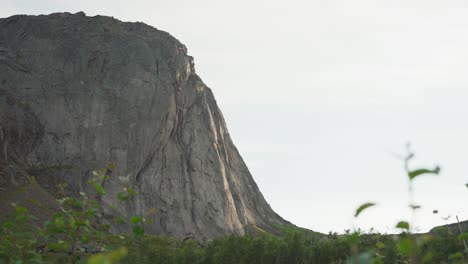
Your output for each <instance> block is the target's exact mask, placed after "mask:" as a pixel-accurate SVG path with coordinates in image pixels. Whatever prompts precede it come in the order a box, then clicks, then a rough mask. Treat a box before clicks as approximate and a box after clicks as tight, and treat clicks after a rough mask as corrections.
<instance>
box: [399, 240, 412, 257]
mask: <svg viewBox="0 0 468 264" xmlns="http://www.w3.org/2000/svg"><path fill="white" fill-rule="evenodd" d="M412 247H413V246H412V244H411V240H409V239H408V238H403V239H400V240H398V243H397V248H398V251H399V252H400V253H401V254H402V255H403V256H409V255H411V251H412Z"/></svg>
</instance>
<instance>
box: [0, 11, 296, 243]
mask: <svg viewBox="0 0 468 264" xmlns="http://www.w3.org/2000/svg"><path fill="white" fill-rule="evenodd" d="M0 150H1V151H0V191H1V192H2V193H3V194H4V195H3V196H5V197H7V198H8V197H10V196H8V195H6V194H7V193H11V192H12V190H15V189H17V188H21V187H22V186H31V184H33V185H34V186H36V187H34V188H35V189H34V190H36V189H40V190H39V191H37V192H36V193H37V195H36V196H37V197H38V198H35V199H41V198H40V197H44V196H45V194H44V190H45V192H46V193H47V194H48V195H49V194H50V195H54V196H56V195H57V188H56V186H57V184H59V183H63V182H65V183H67V186H68V187H67V191H68V192H70V193H72V194H76V195H77V194H78V193H79V192H89V191H90V186H89V184H88V180H89V179H90V178H91V177H93V170H97V169H99V168H103V167H106V166H107V164H109V163H114V164H116V168H115V169H114V170H112V171H108V172H109V174H110V178H109V180H107V181H106V182H105V183H103V184H105V186H104V187H105V189H106V191H107V193H108V194H107V195H105V196H103V197H102V198H101V200H100V202H101V204H102V206H103V208H104V215H105V217H106V219H111V218H112V217H114V216H115V215H124V216H132V215H142V216H144V217H145V218H146V219H147V222H146V224H145V231H146V232H147V233H151V234H164V235H171V236H176V237H184V236H187V235H189V234H190V235H193V236H195V237H197V238H214V237H218V236H222V235H225V234H244V233H245V232H247V231H248V230H249V228H251V227H255V228H261V229H263V230H266V231H270V232H275V230H276V229H275V226H276V225H282V224H288V223H289V222H287V221H285V220H284V219H282V218H281V217H280V216H279V215H277V214H276V213H275V212H274V211H273V210H272V209H271V207H270V205H269V204H268V203H267V202H266V201H265V199H264V197H263V195H262V194H261V192H260V190H259V188H258V187H257V185H256V183H255V181H254V179H253V178H252V176H251V174H250V172H249V170H248V168H247V166H246V164H245V163H244V161H243V160H242V157H241V156H240V154H239V152H238V151H237V149H236V147H235V146H234V144H233V142H232V140H231V137H230V136H229V133H228V130H227V128H226V124H225V121H224V119H223V115H222V114H221V111H220V110H219V108H218V106H217V103H216V101H215V98H214V96H213V93H212V91H211V90H210V89H209V88H208V87H207V86H206V85H205V84H204V83H203V81H202V80H201V79H200V77H199V76H198V75H197V74H196V73H195V67H194V60H193V58H192V57H191V56H189V55H188V54H187V48H186V47H185V46H184V45H183V44H182V43H180V42H179V41H178V40H177V39H175V38H174V37H172V36H171V35H170V34H168V33H166V32H164V31H160V30H157V29H155V28H153V27H151V26H148V25H146V24H143V23H127V22H121V21H119V20H117V19H114V18H111V17H104V16H95V17H88V16H86V15H85V14H84V13H82V12H80V13H76V14H70V13H54V14H50V15H40V16H25V15H16V16H12V17H8V18H3V19H0ZM119 176H121V177H128V178H129V185H130V186H131V187H132V188H134V189H135V190H136V192H137V193H138V195H136V196H135V197H134V198H132V200H131V201H129V202H128V203H127V204H126V205H125V206H121V205H119V203H118V201H117V199H115V198H114V197H115V196H116V194H117V193H118V192H119V191H121V188H122V187H121V183H120V181H119V180H118V178H119ZM26 194H28V195H29V194H30V192H29V191H28V192H26ZM5 197H4V198H5ZM50 199H51V198H50V197H47V200H50ZM4 201H5V200H4ZM154 212H156V213H154ZM113 230H114V231H119V227H117V226H113Z"/></svg>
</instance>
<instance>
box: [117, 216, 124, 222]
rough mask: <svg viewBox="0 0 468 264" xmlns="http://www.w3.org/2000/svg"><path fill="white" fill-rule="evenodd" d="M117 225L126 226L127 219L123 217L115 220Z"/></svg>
mask: <svg viewBox="0 0 468 264" xmlns="http://www.w3.org/2000/svg"><path fill="white" fill-rule="evenodd" d="M115 222H116V223H117V224H125V219H124V218H123V217H121V216H119V217H116V218H115Z"/></svg>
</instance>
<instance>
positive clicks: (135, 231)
mask: <svg viewBox="0 0 468 264" xmlns="http://www.w3.org/2000/svg"><path fill="white" fill-rule="evenodd" d="M144 233H145V230H144V229H143V227H142V226H141V225H136V226H133V234H135V236H138V237H139V236H142V235H143V234H144Z"/></svg>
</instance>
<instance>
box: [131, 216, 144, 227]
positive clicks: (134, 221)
mask: <svg viewBox="0 0 468 264" xmlns="http://www.w3.org/2000/svg"><path fill="white" fill-rule="evenodd" d="M142 220H143V219H142V218H141V216H132V218H130V222H132V224H134V225H136V224H138V223H140V222H141V221H142Z"/></svg>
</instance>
